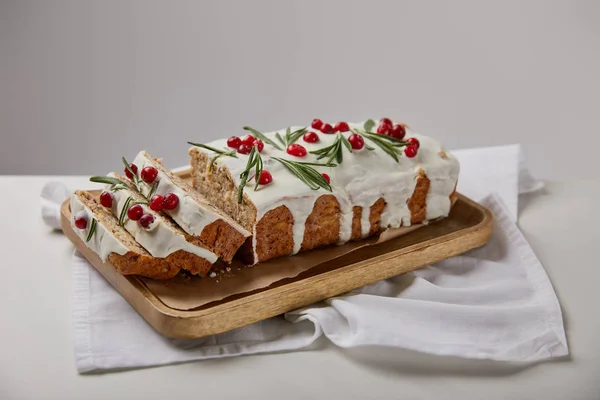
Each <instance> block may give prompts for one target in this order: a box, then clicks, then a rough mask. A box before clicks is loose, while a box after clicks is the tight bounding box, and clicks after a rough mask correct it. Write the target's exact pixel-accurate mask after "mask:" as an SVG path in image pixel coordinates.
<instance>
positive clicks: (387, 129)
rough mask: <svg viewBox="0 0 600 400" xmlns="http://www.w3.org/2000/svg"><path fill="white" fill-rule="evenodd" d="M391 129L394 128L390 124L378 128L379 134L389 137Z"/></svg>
mask: <svg viewBox="0 0 600 400" xmlns="http://www.w3.org/2000/svg"><path fill="white" fill-rule="evenodd" d="M391 127H392V126H391V125H388V124H381V125H379V126H378V127H377V133H379V134H380V135H387V134H388V133H389V132H390V129H391Z"/></svg>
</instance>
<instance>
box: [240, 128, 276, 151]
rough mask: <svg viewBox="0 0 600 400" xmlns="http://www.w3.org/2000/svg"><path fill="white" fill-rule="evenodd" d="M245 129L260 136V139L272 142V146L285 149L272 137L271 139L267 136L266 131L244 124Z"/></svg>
mask: <svg viewBox="0 0 600 400" xmlns="http://www.w3.org/2000/svg"><path fill="white" fill-rule="evenodd" d="M243 129H244V130H245V131H250V132H252V133H253V134H254V136H256V137H257V138H259V139H260V140H262V141H263V142H265V143H268V144H270V145H271V146H273V147H275V148H276V149H277V150H281V151H283V149H282V148H281V147H279V145H278V144H277V143H275V142H274V141H272V140H271V139H269V138H268V137H266V136H265V134H264V133H262V132H259V131H257V130H256V129H254V128H251V127H249V126H244V128H243Z"/></svg>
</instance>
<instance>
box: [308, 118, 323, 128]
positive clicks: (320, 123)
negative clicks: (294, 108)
mask: <svg viewBox="0 0 600 400" xmlns="http://www.w3.org/2000/svg"><path fill="white" fill-rule="evenodd" d="M310 126H311V127H312V128H313V129H321V127H322V126H323V121H321V120H320V119H319V118H315V119H313V120H312V123H311V124H310Z"/></svg>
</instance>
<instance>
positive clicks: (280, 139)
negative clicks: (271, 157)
mask: <svg viewBox="0 0 600 400" xmlns="http://www.w3.org/2000/svg"><path fill="white" fill-rule="evenodd" d="M275 137H276V138H277V140H279V142H280V143H281V145H282V146H285V140H283V138H282V137H281V135H280V134H279V132H277V133H275Z"/></svg>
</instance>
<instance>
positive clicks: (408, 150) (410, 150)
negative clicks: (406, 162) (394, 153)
mask: <svg viewBox="0 0 600 400" xmlns="http://www.w3.org/2000/svg"><path fill="white" fill-rule="evenodd" d="M417 152H418V148H417V147H415V146H413V145H412V144H411V145H409V146H406V147H405V148H404V154H406V157H408V158H413V157H414V156H416V155H417Z"/></svg>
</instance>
